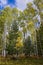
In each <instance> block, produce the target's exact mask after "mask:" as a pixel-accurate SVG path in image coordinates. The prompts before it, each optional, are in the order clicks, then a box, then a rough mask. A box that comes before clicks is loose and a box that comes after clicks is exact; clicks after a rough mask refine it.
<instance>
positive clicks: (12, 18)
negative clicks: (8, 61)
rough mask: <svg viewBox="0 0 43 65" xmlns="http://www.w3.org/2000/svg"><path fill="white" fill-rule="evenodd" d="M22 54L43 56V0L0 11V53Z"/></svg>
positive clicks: (4, 54)
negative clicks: (22, 8)
mask: <svg viewBox="0 0 43 65" xmlns="http://www.w3.org/2000/svg"><path fill="white" fill-rule="evenodd" d="M20 54H22V55H23V54H24V55H25V56H43V0H34V1H33V2H32V3H28V4H27V7H26V9H25V10H24V11H21V10H19V9H17V8H11V7H6V8H4V9H3V10H1V11H0V55H2V56H4V57H5V56H6V55H16V56H18V55H20Z"/></svg>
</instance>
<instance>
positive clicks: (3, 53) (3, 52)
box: [2, 23, 7, 57]
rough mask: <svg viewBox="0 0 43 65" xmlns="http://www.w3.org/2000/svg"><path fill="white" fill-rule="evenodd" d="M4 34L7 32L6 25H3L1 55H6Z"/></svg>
mask: <svg viewBox="0 0 43 65" xmlns="http://www.w3.org/2000/svg"><path fill="white" fill-rule="evenodd" d="M6 34H7V25H6V23H5V25H4V32H3V49H2V56H4V57H5V56H6Z"/></svg>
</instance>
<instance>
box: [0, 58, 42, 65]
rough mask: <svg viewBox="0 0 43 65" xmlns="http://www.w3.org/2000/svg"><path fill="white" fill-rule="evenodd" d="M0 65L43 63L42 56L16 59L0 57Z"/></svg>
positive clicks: (40, 64) (39, 64)
mask: <svg viewBox="0 0 43 65" xmlns="http://www.w3.org/2000/svg"><path fill="white" fill-rule="evenodd" d="M0 65H43V58H21V59H16V60H12V59H6V58H3V59H2V58H0Z"/></svg>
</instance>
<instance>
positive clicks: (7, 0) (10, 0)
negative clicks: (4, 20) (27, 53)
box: [0, 0, 33, 10]
mask: <svg viewBox="0 0 43 65" xmlns="http://www.w3.org/2000/svg"><path fill="white" fill-rule="evenodd" d="M32 1H33V0H0V10H1V9H3V8H5V7H6V6H9V7H12V8H13V7H17V8H18V9H20V10H24V9H25V8H26V4H27V3H28V2H32Z"/></svg>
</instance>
